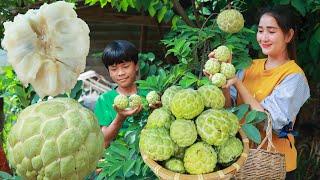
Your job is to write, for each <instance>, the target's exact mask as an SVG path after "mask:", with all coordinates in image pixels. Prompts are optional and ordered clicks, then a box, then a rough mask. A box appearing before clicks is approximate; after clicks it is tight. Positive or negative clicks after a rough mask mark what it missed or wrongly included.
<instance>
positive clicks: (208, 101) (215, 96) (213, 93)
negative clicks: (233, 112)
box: [198, 85, 226, 109]
mask: <svg viewBox="0 0 320 180" xmlns="http://www.w3.org/2000/svg"><path fill="white" fill-rule="evenodd" d="M198 92H199V93H200V95H201V97H202V100H203V102H204V106H205V107H209V108H210V107H211V108H212V109H221V108H223V107H224V105H225V101H226V99H225V97H224V95H223V93H222V90H221V89H220V88H218V87H217V86H214V85H204V86H201V87H200V88H199V89H198Z"/></svg>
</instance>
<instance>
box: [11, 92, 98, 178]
mask: <svg viewBox="0 0 320 180" xmlns="http://www.w3.org/2000/svg"><path fill="white" fill-rule="evenodd" d="M103 150H104V139H103V135H102V133H101V130H100V127H99V124H98V122H97V120H96V118H95V116H94V114H93V113H92V112H91V111H90V110H88V109H86V108H84V107H82V106H81V105H80V104H79V103H78V102H77V101H75V100H73V99H69V98H55V99H51V100H48V101H43V102H39V103H37V104H33V105H31V106H28V107H27V108H25V109H24V110H23V111H22V112H21V113H20V114H19V116H18V120H17V122H16V124H14V126H13V127H12V129H11V131H10V133H9V136H8V159H9V162H10V164H11V165H12V166H13V167H14V168H15V169H16V172H17V173H18V175H20V176H22V177H23V178H24V179H66V180H67V179H84V178H85V177H86V175H88V174H89V173H90V172H92V171H93V170H95V168H96V165H97V162H98V160H99V159H100V157H101V156H102V154H103Z"/></svg>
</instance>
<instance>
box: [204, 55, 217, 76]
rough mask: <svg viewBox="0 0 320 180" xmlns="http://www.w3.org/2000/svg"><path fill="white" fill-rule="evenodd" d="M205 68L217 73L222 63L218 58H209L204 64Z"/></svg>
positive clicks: (211, 72)
mask: <svg viewBox="0 0 320 180" xmlns="http://www.w3.org/2000/svg"><path fill="white" fill-rule="evenodd" d="M204 70H205V71H207V72H209V73H210V74H215V73H218V72H219V71H220V63H219V61H217V60H216V59H209V60H208V61H207V62H206V64H205V65H204Z"/></svg>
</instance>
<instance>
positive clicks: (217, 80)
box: [211, 73, 227, 87]
mask: <svg viewBox="0 0 320 180" xmlns="http://www.w3.org/2000/svg"><path fill="white" fill-rule="evenodd" d="M211 82H212V84H213V85H215V86H217V87H222V86H223V85H225V84H226V83H227V78H226V76H224V75H223V74H221V73H216V74H214V75H213V76H212V77H211Z"/></svg>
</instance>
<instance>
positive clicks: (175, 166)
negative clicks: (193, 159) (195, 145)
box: [164, 158, 186, 174]
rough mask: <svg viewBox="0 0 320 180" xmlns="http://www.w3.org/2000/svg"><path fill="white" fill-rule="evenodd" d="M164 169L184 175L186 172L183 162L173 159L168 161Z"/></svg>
mask: <svg viewBox="0 0 320 180" xmlns="http://www.w3.org/2000/svg"><path fill="white" fill-rule="evenodd" d="M164 167H165V168H167V169H169V170H171V171H173V172H177V173H182V174H184V173H185V172H186V170H185V169H184V166H183V162H182V160H180V159H176V158H171V159H169V160H167V161H166V162H165V164H164Z"/></svg>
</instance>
